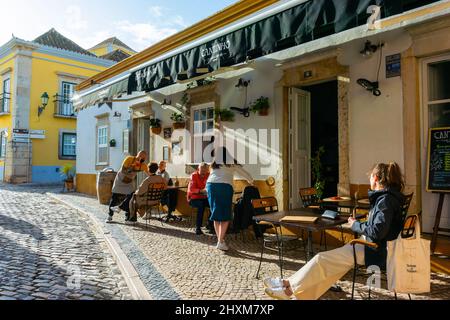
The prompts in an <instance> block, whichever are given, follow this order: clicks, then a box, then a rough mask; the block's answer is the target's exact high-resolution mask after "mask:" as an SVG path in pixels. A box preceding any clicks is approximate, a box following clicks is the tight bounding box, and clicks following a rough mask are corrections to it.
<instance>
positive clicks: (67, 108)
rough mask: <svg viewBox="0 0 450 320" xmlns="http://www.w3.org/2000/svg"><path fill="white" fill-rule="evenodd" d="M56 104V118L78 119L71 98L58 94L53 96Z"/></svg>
mask: <svg viewBox="0 0 450 320" xmlns="http://www.w3.org/2000/svg"><path fill="white" fill-rule="evenodd" d="M53 98H54V100H53V102H54V103H55V116H62V117H76V116H77V114H76V112H75V109H74V107H73V103H72V101H71V98H70V97H69V96H65V95H59V94H56V95H54V96H53Z"/></svg>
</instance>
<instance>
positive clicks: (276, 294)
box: [264, 163, 405, 300]
mask: <svg viewBox="0 0 450 320" xmlns="http://www.w3.org/2000/svg"><path fill="white" fill-rule="evenodd" d="M404 186H405V184H404V181H403V175H402V173H401V170H400V167H399V166H398V164H397V163H390V164H384V163H379V164H377V165H375V166H374V168H373V170H372V171H371V172H370V187H371V191H370V192H369V200H370V205H371V208H370V212H369V217H368V220H367V222H359V221H357V220H355V219H353V218H350V219H349V224H350V226H351V229H352V230H353V231H354V232H356V233H358V234H360V235H361V237H362V238H363V239H364V240H367V241H369V242H375V243H376V244H378V249H371V248H368V247H364V246H362V245H356V247H355V249H356V256H357V259H356V260H357V263H358V264H360V265H364V264H365V265H366V266H371V265H376V266H378V267H380V268H385V266H386V257H387V250H386V246H387V241H391V240H394V239H396V238H397V237H398V235H399V233H400V231H401V229H402V225H403V221H402V211H401V208H402V205H403V203H404V201H405V197H404V196H403V194H402V191H403V188H404ZM353 261H354V259H353V247H352V246H351V245H349V244H348V245H345V246H343V247H341V248H338V249H335V250H331V251H327V252H321V253H319V254H317V255H316V256H315V257H314V258H313V259H312V260H310V261H309V262H308V263H307V264H306V265H305V266H303V267H302V268H301V269H300V270H299V271H297V272H296V273H295V274H294V275H293V276H291V277H290V278H288V279H279V278H267V279H265V280H264V285H265V287H266V289H265V290H266V294H267V295H269V296H271V297H272V298H275V299H280V300H290V299H293V298H294V297H295V298H297V299H299V300H316V299H319V298H320V297H321V296H322V295H323V294H324V293H325V292H327V291H328V290H329V289H330V287H331V286H332V285H333V284H334V283H336V281H338V280H339V279H341V278H342V277H343V276H344V275H345V274H346V273H347V272H349V271H350V270H351V269H352V268H353V267H354V262H353Z"/></svg>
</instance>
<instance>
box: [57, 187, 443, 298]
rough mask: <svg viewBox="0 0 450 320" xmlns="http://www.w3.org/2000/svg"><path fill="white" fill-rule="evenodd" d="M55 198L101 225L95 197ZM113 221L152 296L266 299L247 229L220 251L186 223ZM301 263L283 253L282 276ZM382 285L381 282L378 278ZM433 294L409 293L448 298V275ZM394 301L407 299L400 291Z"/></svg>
mask: <svg viewBox="0 0 450 320" xmlns="http://www.w3.org/2000/svg"><path fill="white" fill-rule="evenodd" d="M55 196H56V197H58V198H60V199H62V200H64V201H66V202H69V203H71V204H72V205H73V206H75V207H77V208H79V209H81V210H83V211H85V212H90V213H91V215H92V216H93V217H95V218H96V219H98V220H99V221H101V222H102V223H104V220H105V218H106V217H107V214H106V212H107V207H106V206H102V205H100V204H99V203H98V201H97V200H96V199H95V198H91V197H87V196H84V195H79V194H56V195H55ZM114 220H115V223H114V224H112V225H105V227H106V228H108V230H110V231H111V234H112V235H113V236H114V237H115V238H116V239H117V240H118V242H119V244H120V245H121V247H122V249H123V251H124V252H125V253H126V254H127V256H128V258H129V259H130V261H131V262H132V263H133V265H134V266H135V268H136V270H137V272H138V273H139V275H140V277H141V279H142V280H143V282H144V284H145V286H146V287H147V289H148V291H149V292H150V294H151V295H152V297H153V298H154V299H172V300H177V299H202V300H205V299H206V300H208V299H214V300H234V299H242V300H261V299H268V297H267V296H265V294H264V290H263V285H262V282H261V281H260V280H257V279H255V274H256V270H257V268H258V263H259V256H260V244H259V242H257V241H256V240H255V239H254V238H253V236H252V235H251V234H250V233H249V234H248V235H246V236H244V237H242V236H241V235H238V236H235V235H230V236H229V238H228V241H229V245H230V247H231V250H230V251H229V252H228V253H223V252H220V251H218V250H217V249H215V244H216V238H215V237H214V236H210V235H204V236H196V235H195V233H194V229H193V228H192V227H191V226H190V225H189V224H188V223H187V222H181V223H173V224H172V223H171V224H164V225H162V224H161V223H160V222H159V221H156V220H151V225H150V226H149V227H148V228H146V226H145V223H144V222H142V221H141V223H140V224H139V225H137V226H131V227H130V226H126V225H125V224H124V218H123V214H119V215H116V216H115V217H114ZM277 261H278V260H277V254H276V253H275V252H269V253H267V252H266V254H265V256H264V262H263V265H262V269H261V275H260V277H261V279H263V278H264V277H266V276H279V268H278V264H277ZM303 264H304V255H303V252H302V250H293V251H290V252H288V253H286V258H285V270H286V272H285V275H287V276H289V275H291V274H293V273H294V272H295V271H296V270H298V269H299V268H300V267H301V266H302V265H303ZM351 279H352V274H351V272H349V273H348V274H347V275H346V276H345V277H344V278H343V279H342V281H340V282H339V283H338V284H339V285H340V286H341V288H342V289H343V291H342V292H334V291H328V292H327V293H326V294H325V295H324V296H323V297H322V299H324V300H330V299H333V300H335V299H349V298H350V296H351V285H352V282H351ZM365 282H366V277H362V276H361V277H358V283H357V285H356V298H357V299H366V298H367V296H368V290H367V287H364V285H363V284H364V283H365ZM382 286H383V287H386V282H382ZM431 288H432V292H431V293H430V294H427V295H412V298H413V299H415V300H419V299H420V300H422V299H450V276H446V275H440V274H432V277H431ZM372 297H373V298H374V299H394V296H393V294H392V293H390V292H388V291H387V290H383V289H380V290H375V292H372ZM399 299H407V297H406V296H404V295H399Z"/></svg>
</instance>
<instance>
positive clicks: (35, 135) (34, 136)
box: [30, 130, 45, 139]
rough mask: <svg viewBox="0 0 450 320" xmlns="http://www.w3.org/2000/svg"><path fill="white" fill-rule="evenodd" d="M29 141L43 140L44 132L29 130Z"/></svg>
mask: <svg viewBox="0 0 450 320" xmlns="http://www.w3.org/2000/svg"><path fill="white" fill-rule="evenodd" d="M30 138H31V139H45V130H30Z"/></svg>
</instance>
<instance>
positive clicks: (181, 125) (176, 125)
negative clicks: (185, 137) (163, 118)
mask: <svg viewBox="0 0 450 320" xmlns="http://www.w3.org/2000/svg"><path fill="white" fill-rule="evenodd" d="M173 128H174V129H175V130H177V129H184V128H186V122H174V123H173Z"/></svg>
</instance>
